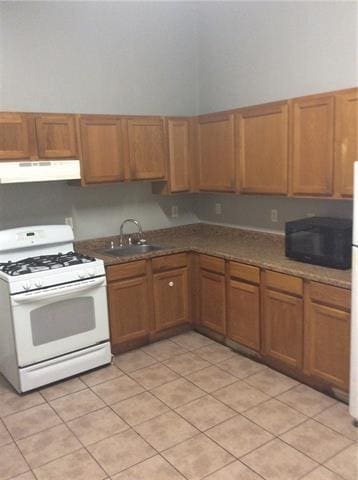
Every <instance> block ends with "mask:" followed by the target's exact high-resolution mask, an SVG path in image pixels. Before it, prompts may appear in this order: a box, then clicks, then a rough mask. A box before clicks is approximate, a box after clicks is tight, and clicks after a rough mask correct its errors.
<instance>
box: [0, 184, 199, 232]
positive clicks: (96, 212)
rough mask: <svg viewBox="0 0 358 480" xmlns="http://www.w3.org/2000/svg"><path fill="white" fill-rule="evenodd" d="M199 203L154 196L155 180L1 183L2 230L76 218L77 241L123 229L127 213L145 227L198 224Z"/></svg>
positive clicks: (61, 222) (0, 218)
mask: <svg viewBox="0 0 358 480" xmlns="http://www.w3.org/2000/svg"><path fill="white" fill-rule="evenodd" d="M196 202H197V198H196V197H194V196H192V195H187V196H175V197H160V196H158V195H152V193H151V185H150V183H132V184H115V185H101V186H94V187H86V188H82V187H79V186H72V185H68V184H67V183H66V182H44V183H32V184H14V185H0V229H5V228H13V227H17V226H26V225H27V226H28V225H45V224H63V223H64V220H65V218H66V217H72V218H73V223H74V231H75V237H76V240H83V239H88V238H94V237H105V236H110V235H116V234H119V227H120V224H121V222H122V221H123V220H125V219H126V218H135V219H137V220H139V221H140V222H141V224H142V226H143V229H144V230H150V229H152V228H153V229H156V228H165V227H171V226H175V225H182V224H186V223H195V222H197V221H198V217H197V215H196V214H195V213H194V212H193V210H194V206H195V205H196ZM172 205H177V206H178V209H179V216H178V218H171V206H172ZM127 228H130V226H128V227H127ZM128 231H130V230H128Z"/></svg>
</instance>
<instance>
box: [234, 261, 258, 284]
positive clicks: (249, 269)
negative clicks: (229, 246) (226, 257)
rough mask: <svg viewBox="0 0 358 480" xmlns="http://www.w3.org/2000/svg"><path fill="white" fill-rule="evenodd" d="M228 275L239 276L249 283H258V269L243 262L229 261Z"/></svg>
mask: <svg viewBox="0 0 358 480" xmlns="http://www.w3.org/2000/svg"><path fill="white" fill-rule="evenodd" d="M230 277H235V278H240V279H242V280H246V281H247V282H251V283H257V284H259V283H260V269H259V268H258V267H253V266H251V265H245V264H244V263H236V262H230Z"/></svg>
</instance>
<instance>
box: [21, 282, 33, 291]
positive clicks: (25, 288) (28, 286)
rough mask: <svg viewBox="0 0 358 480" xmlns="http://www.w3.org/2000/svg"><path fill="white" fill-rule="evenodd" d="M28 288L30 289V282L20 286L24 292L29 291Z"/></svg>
mask: <svg viewBox="0 0 358 480" xmlns="http://www.w3.org/2000/svg"><path fill="white" fill-rule="evenodd" d="M30 288H31V283H30V282H26V283H23V284H22V289H23V290H25V291H26V292H27V291H29V290H30Z"/></svg>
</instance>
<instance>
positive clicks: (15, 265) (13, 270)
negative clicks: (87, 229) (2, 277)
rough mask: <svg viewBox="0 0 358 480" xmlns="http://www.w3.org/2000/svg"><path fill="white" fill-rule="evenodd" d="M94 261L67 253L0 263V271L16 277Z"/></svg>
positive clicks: (78, 254)
mask: <svg viewBox="0 0 358 480" xmlns="http://www.w3.org/2000/svg"><path fill="white" fill-rule="evenodd" d="M95 260H96V259H95V258H93V257H89V256H87V255H81V254H80V253H75V252H68V253H58V254H56V255H40V256H38V257H30V258H25V259H23V260H19V261H17V262H11V261H9V262H7V263H0V271H2V272H4V273H6V274H7V275H11V276H17V275H25V274H27V273H35V272H40V271H42V270H53V269H55V268H62V267H70V266H72V265H80V264H82V263H89V262H94V261H95Z"/></svg>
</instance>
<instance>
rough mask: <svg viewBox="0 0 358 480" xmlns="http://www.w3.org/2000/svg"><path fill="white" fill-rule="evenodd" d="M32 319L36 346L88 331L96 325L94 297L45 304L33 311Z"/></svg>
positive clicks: (33, 339) (33, 338)
mask: <svg viewBox="0 0 358 480" xmlns="http://www.w3.org/2000/svg"><path fill="white" fill-rule="evenodd" d="M30 321H31V331H32V342H33V345H34V346H38V345H43V344H45V343H49V342H53V341H55V340H60V339H61V338H68V337H72V336H73V335H77V334H79V333H84V332H88V331H89V330H93V329H94V328H95V326H96V325H95V309H94V300H93V297H80V298H71V299H69V300H62V301H60V302H54V303H51V304H49V305H44V306H43V307H40V308H37V309H35V310H32V311H31V313H30Z"/></svg>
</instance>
